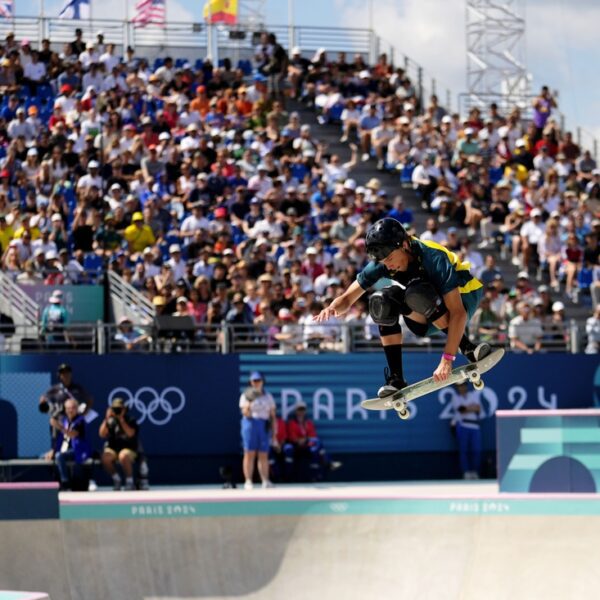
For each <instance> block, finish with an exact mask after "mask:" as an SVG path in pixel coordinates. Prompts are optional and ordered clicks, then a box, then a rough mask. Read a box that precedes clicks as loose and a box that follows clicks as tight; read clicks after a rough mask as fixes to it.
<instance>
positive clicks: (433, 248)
mask: <svg viewBox="0 0 600 600" xmlns="http://www.w3.org/2000/svg"><path fill="white" fill-rule="evenodd" d="M410 252H411V254H412V255H413V257H414V260H412V261H411V262H410V263H409V266H408V269H407V270H406V271H390V270H389V269H388V268H387V267H386V266H385V265H384V264H383V263H376V262H369V263H368V264H367V266H366V267H365V268H364V269H363V270H362V271H361V272H360V273H359V274H358V277H357V281H358V283H359V285H360V287H362V288H363V289H364V290H367V289H369V288H370V287H372V286H374V285H375V284H376V283H377V282H378V281H379V280H381V279H392V280H394V281H397V282H398V283H400V284H402V285H406V284H408V282H409V281H411V280H412V279H415V278H416V277H418V278H420V279H423V280H425V281H429V282H430V283H431V284H432V285H433V287H435V289H436V290H437V292H438V293H439V294H440V296H444V295H445V294H447V293H448V292H451V291H452V290H454V289H456V288H458V291H459V292H460V294H461V297H462V301H463V304H464V306H465V309H466V310H467V314H468V316H469V317H471V316H472V315H473V313H474V312H475V309H476V308H477V305H478V304H479V301H480V300H481V296H482V294H483V284H482V283H481V281H479V279H477V278H476V277H474V276H473V275H472V274H471V272H470V271H469V269H470V268H471V265H470V263H469V262H467V261H465V262H463V261H461V260H460V258H459V257H458V255H457V254H456V253H455V252H452V251H451V250H448V248H445V247H444V246H442V245H441V244H437V243H436V242H431V241H429V240H420V239H418V238H416V237H413V238H411V241H410Z"/></svg>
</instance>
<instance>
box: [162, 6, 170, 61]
mask: <svg viewBox="0 0 600 600" xmlns="http://www.w3.org/2000/svg"><path fill="white" fill-rule="evenodd" d="M164 3H165V20H164V23H163V37H164V39H165V49H166V52H167V53H169V31H168V29H167V26H168V24H169V13H168V12H167V5H168V3H169V2H168V0H164Z"/></svg>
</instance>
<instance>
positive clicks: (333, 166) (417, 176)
mask: <svg viewBox="0 0 600 600" xmlns="http://www.w3.org/2000/svg"><path fill="white" fill-rule="evenodd" d="M35 46H36V44H32V43H30V42H29V41H28V40H17V39H15V37H14V35H12V34H9V35H8V36H6V39H5V40H4V41H3V43H2V45H1V46H0V56H1V58H0V92H2V97H3V101H2V107H1V109H0V245H1V246H2V269H3V271H4V272H5V273H8V274H10V276H12V277H13V278H14V279H15V280H16V281H17V282H18V283H19V284H23V285H27V284H31V283H46V284H48V285H53V286H56V285H60V284H63V283H75V284H80V283H86V282H95V281H98V278H99V277H100V276H101V274H102V273H103V272H104V271H105V270H113V271H115V272H116V273H118V274H119V275H121V276H122V277H123V278H124V279H125V280H126V281H127V282H129V283H130V284H131V285H133V286H135V287H136V288H137V289H138V290H139V291H140V292H141V293H143V294H144V295H145V296H146V297H147V298H148V299H149V300H150V301H151V302H152V303H153V304H154V305H155V306H156V309H157V312H158V313H159V314H163V315H175V316H191V317H192V318H193V320H194V322H195V323H196V324H197V325H199V326H202V325H209V326H212V325H219V324H221V323H223V322H227V323H231V324H240V325H244V324H246V325H254V326H257V327H260V328H261V329H262V330H264V331H269V332H271V334H270V335H272V338H273V343H277V344H279V345H285V346H286V347H287V348H288V349H290V350H291V351H296V350H299V349H306V348H310V347H315V346H318V347H319V348H321V349H327V348H331V349H335V348H336V347H337V346H336V344H337V343H338V342H339V331H338V330H336V323H335V321H334V322H333V324H332V325H330V326H325V325H318V324H316V323H313V317H314V315H316V314H318V312H319V311H320V310H321V309H322V308H323V306H324V305H326V304H327V303H328V302H330V301H331V300H332V299H333V298H334V297H335V296H336V295H337V294H338V293H339V292H340V291H341V290H342V289H344V288H345V287H346V286H348V285H349V284H350V283H351V282H352V281H353V280H354V279H355V277H356V274H357V273H358V272H359V271H360V270H361V269H362V268H363V267H364V266H365V264H366V262H367V261H368V258H367V255H366V252H365V247H364V235H365V233H366V231H367V229H368V227H369V226H370V225H371V224H373V223H374V222H375V221H376V220H378V219H380V218H382V217H384V216H391V217H394V218H397V219H398V220H399V221H401V222H402V223H404V224H405V225H406V227H407V228H409V230H410V231H411V233H413V234H415V235H422V237H424V238H425V239H431V240H433V241H436V242H439V243H442V244H445V245H446V246H447V247H448V248H449V249H451V250H453V251H456V252H457V253H460V254H461V255H462V256H463V258H464V257H466V258H468V259H469V260H470V262H471V264H472V268H473V269H474V271H475V273H476V274H477V275H478V276H480V277H481V278H482V279H483V280H484V283H485V284H486V286H487V296H489V300H490V302H489V306H488V308H487V309H486V310H488V311H489V313H490V314H486V316H485V318H482V319H481V322H482V323H484V324H485V325H487V324H488V320H489V319H492V320H493V319H494V318H495V317H497V319H498V326H497V329H498V331H494V330H493V328H491V329H490V331H487V329H486V328H485V327H483V326H482V327H483V330H482V331H479V334H480V335H486V334H487V335H497V334H498V332H499V331H505V330H506V332H507V335H508V337H510V339H511V340H512V339H513V338H514V331H515V326H516V324H519V323H520V321H518V320H519V319H521V320H527V319H530V318H533V319H536V320H538V319H539V320H540V322H542V321H544V319H546V320H548V321H550V322H551V323H552V322H554V321H555V320H559V319H561V318H562V319H564V309H565V303H576V302H577V303H585V302H589V304H590V306H592V304H593V305H594V306H595V305H597V303H598V296H599V291H600V267H599V263H598V254H599V252H598V237H599V233H600V220H599V217H600V213H599V208H598V206H599V199H600V169H599V168H598V166H597V164H596V162H595V160H594V158H593V157H592V156H591V155H590V153H589V152H588V151H583V150H582V149H581V148H580V147H579V146H578V145H577V144H576V143H575V142H574V141H573V139H572V136H571V134H570V133H569V132H566V131H561V129H560V127H559V124H558V119H557V118H556V110H557V104H556V100H555V98H554V97H553V96H552V94H551V93H550V92H549V90H548V89H547V88H543V89H542V90H541V92H540V94H539V96H538V97H536V98H535V100H534V101H533V106H532V107H531V111H529V110H527V111H525V110H524V109H519V108H517V107H515V108H513V109H512V110H510V111H508V112H501V111H500V110H499V109H498V108H497V107H496V106H495V105H493V104H492V105H491V106H490V107H489V108H486V109H485V110H484V111H480V110H479V109H478V108H473V109H472V110H471V111H470V112H469V114H468V115H462V116H461V115H458V114H449V113H448V112H447V111H446V110H445V109H444V108H443V107H442V106H441V105H440V104H439V103H438V101H437V98H436V97H435V96H431V98H429V99H423V98H420V97H419V95H418V90H417V89H416V87H415V85H414V83H413V82H411V80H410V78H409V77H408V76H407V74H406V73H405V72H404V71H403V69H401V68H398V67H395V66H393V65H391V64H389V63H388V61H387V58H386V56H385V55H382V56H381V57H380V59H379V60H378V61H377V63H376V64H373V65H369V64H367V63H366V62H365V60H364V58H363V57H361V56H360V55H357V56H354V57H352V58H351V59H350V58H347V57H346V55H345V54H344V53H340V54H339V55H336V56H335V57H333V56H332V55H331V54H328V53H327V52H326V50H324V49H320V50H319V51H318V52H317V53H316V54H315V55H314V56H312V57H310V58H307V57H306V56H305V55H304V54H303V53H302V49H301V48H293V49H291V51H290V52H289V53H288V52H287V51H285V50H284V49H283V48H282V47H281V45H279V44H278V43H277V40H276V38H275V36H274V35H272V34H271V35H269V34H266V33H265V34H263V36H262V38H261V40H260V43H259V44H258V45H257V46H256V48H255V56H254V59H253V64H252V68H251V69H250V70H246V71H244V70H243V69H242V68H236V67H235V66H233V65H232V64H231V62H230V61H229V60H228V59H225V60H223V61H222V62H221V63H220V64H219V66H216V65H213V64H212V63H211V61H210V60H208V59H206V60H197V61H196V62H194V64H192V63H190V62H186V61H183V60H176V59H174V58H171V57H166V58H164V59H161V60H160V61H155V62H154V63H153V64H152V65H150V64H149V62H148V61H147V60H145V59H144V58H140V57H138V56H137V54H136V52H135V49H134V48H130V47H129V48H126V50H125V53H124V55H123V56H118V55H117V54H116V49H115V46H114V44H110V43H105V42H104V36H103V34H102V33H101V32H99V33H98V35H97V36H96V37H95V39H88V40H84V39H83V35H82V33H81V31H79V30H78V31H76V33H75V35H74V39H73V41H72V42H70V43H67V44H65V45H64V46H63V47H62V48H56V47H55V45H52V44H51V43H50V41H49V40H43V41H42V42H41V44H40V46H39V48H36V47H35ZM291 101H293V102H302V103H303V104H304V105H305V106H307V107H310V108H312V109H314V110H315V111H316V112H317V114H318V120H319V123H320V124H321V125H312V126H311V125H308V124H306V123H302V122H301V119H300V116H299V114H298V113H297V112H294V111H292V110H290V111H288V106H289V105H290V102H291ZM293 106H296V104H294V105H293ZM522 112H523V113H525V112H527V114H528V115H529V113H530V112H531V113H532V119H528V118H525V114H522ZM328 123H335V124H339V131H340V139H341V142H342V143H344V144H348V151H346V152H345V153H344V156H349V159H348V160H347V161H344V160H343V158H342V156H340V155H337V154H334V153H331V152H330V151H329V149H328V147H327V146H326V145H324V144H322V143H321V142H320V141H319V128H320V127H321V126H323V127H325V126H327V127H330V125H327V124H328ZM361 162H364V163H367V162H372V164H373V167H374V168H375V167H376V168H377V169H378V170H379V171H380V174H377V177H372V178H371V179H370V180H369V181H368V182H367V183H366V184H365V185H357V182H356V180H355V179H354V178H353V177H352V170H353V169H354V168H355V167H356V166H357V165H358V164H360V163H361ZM373 172H374V174H375V173H376V172H375V170H374V171H373ZM390 173H391V174H393V175H394V177H395V178H396V179H395V180H396V181H397V180H398V178H400V179H402V181H404V182H405V183H407V184H409V185H411V186H412V187H414V189H415V190H416V191H417V192H418V194H419V198H420V201H421V207H420V210H423V211H427V213H428V214H429V220H428V223H427V228H426V231H415V230H414V227H413V226H412V224H413V221H414V215H413V212H411V210H409V209H408V208H407V207H406V206H405V205H404V202H403V200H402V198H401V197H400V196H395V197H394V196H392V197H390V196H389V195H388V194H387V193H386V189H385V188H386V185H385V182H386V181H389V180H390V179H389V178H390V175H389V174H390ZM440 224H442V225H443V227H442V228H440ZM488 249H489V250H490V251H491V250H494V251H496V250H500V251H503V252H506V253H508V255H509V256H510V258H511V259H512V263H513V264H514V269H515V272H516V271H519V277H518V283H517V285H516V286H515V287H514V288H513V289H510V290H509V289H506V286H504V285H503V275H504V274H503V273H501V272H500V271H499V270H498V269H497V267H496V266H495V263H494V256H493V254H490V255H489V256H484V255H485V254H487V253H488V252H487V250H488ZM482 251H483V253H482ZM542 276H543V277H547V279H548V281H547V286H545V287H546V291H545V292H543V291H542V290H541V289H539V286H536V285H535V284H534V283H531V282H532V281H534V282H538V283H539V281H538V280H539V279H540V277H542ZM496 288H497V289H496ZM495 294H498V296H499V298H500V301H499V300H497V299H496V298H495ZM544 294H546V295H544ZM487 296H486V297H487ZM551 296H553V297H551ZM540 302H541V303H542V304H540ZM542 305H543V307H544V308H543V309H540V308H539V307H540V306H542ZM536 306H537V308H536ZM560 306H562V308H560V309H559V310H554V309H557V307H560ZM526 311H529V312H531V313H535V311H537V312H538V313H539V314H534V315H533V316H531V317H530V316H527V315H525V312H526ZM556 314H558V315H559V316H558V317H556ZM344 319H346V320H349V321H356V322H358V323H364V322H366V321H367V314H366V304H365V302H359V303H358V304H357V305H356V308H355V309H353V310H352V311H351V313H350V314H348V315H346V316H345V317H344ZM514 319H517V322H515V321H514ZM295 323H303V324H312V328H310V329H309V330H308V331H309V333H306V331H307V330H305V331H304V332H303V333H297V332H296V330H295V329H294V328H293V327H291V325H293V324H295ZM542 324H543V322H542ZM122 325H123V326H124V328H125V329H126V328H127V326H128V324H127V323H125V322H124V323H122ZM521 326H522V324H521ZM522 327H523V326H522ZM587 327H588V339H589V340H592V342H591V345H590V344H588V345H589V347H590V348H595V350H596V351H597V348H598V343H599V341H600V321H599V319H598V311H596V312H595V313H593V314H592V316H591V317H590V319H589V320H588V324H587ZM368 329H369V328H368V322H367V330H368ZM529 329H531V327H529ZM366 335H367V336H368V335H370V333H369V332H368V331H367V334H366ZM536 335H537V334H536ZM536 335H534V336H533V337H534V338H536V341H534V343H533V344H532V345H531V347H534V346H535V344H536V343H537V337H536ZM543 335H545V334H543ZM543 335H542V339H543ZM513 347H515V349H517V350H523V351H525V350H526V348H520V347H519V346H518V345H517V344H516V343H515V344H513Z"/></svg>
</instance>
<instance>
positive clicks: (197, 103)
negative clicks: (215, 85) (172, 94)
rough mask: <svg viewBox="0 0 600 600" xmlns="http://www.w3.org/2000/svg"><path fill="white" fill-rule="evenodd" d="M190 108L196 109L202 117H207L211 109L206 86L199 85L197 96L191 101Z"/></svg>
mask: <svg viewBox="0 0 600 600" xmlns="http://www.w3.org/2000/svg"><path fill="white" fill-rule="evenodd" d="M190 108H191V109H192V110H194V111H196V112H197V113H198V114H199V115H200V116H201V117H203V118H204V117H205V116H206V114H207V113H208V111H209V110H210V101H209V99H208V95H207V93H206V87H205V86H203V85H199V86H198V89H197V90H196V97H195V98H194V99H193V100H192V101H191V102H190Z"/></svg>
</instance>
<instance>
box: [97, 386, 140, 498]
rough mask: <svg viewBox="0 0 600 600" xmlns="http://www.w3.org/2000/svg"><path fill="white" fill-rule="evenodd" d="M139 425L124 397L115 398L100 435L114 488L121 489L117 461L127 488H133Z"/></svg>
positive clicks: (105, 461)
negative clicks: (103, 441)
mask: <svg viewBox="0 0 600 600" xmlns="http://www.w3.org/2000/svg"><path fill="white" fill-rule="evenodd" d="M138 429H139V426H138V424H137V422H136V420H135V419H134V418H133V417H132V416H131V415H129V414H128V412H127V406H126V405H125V402H124V401H123V398H114V399H113V401H112V402H111V404H110V406H109V407H108V408H107V409H106V416H105V417H104V420H103V421H102V423H101V424H100V431H99V434H100V437H101V438H102V439H105V440H106V442H105V444H104V450H103V452H102V466H103V467H104V468H105V469H106V472H107V473H108V474H109V475H110V476H111V477H112V479H113V488H114V489H115V490H120V489H121V476H120V475H119V473H118V471H117V462H118V463H119V464H120V465H121V468H122V469H123V474H124V475H125V489H126V490H133V489H134V484H133V466H134V464H135V461H136V459H137V452H138V448H139V442H138Z"/></svg>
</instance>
